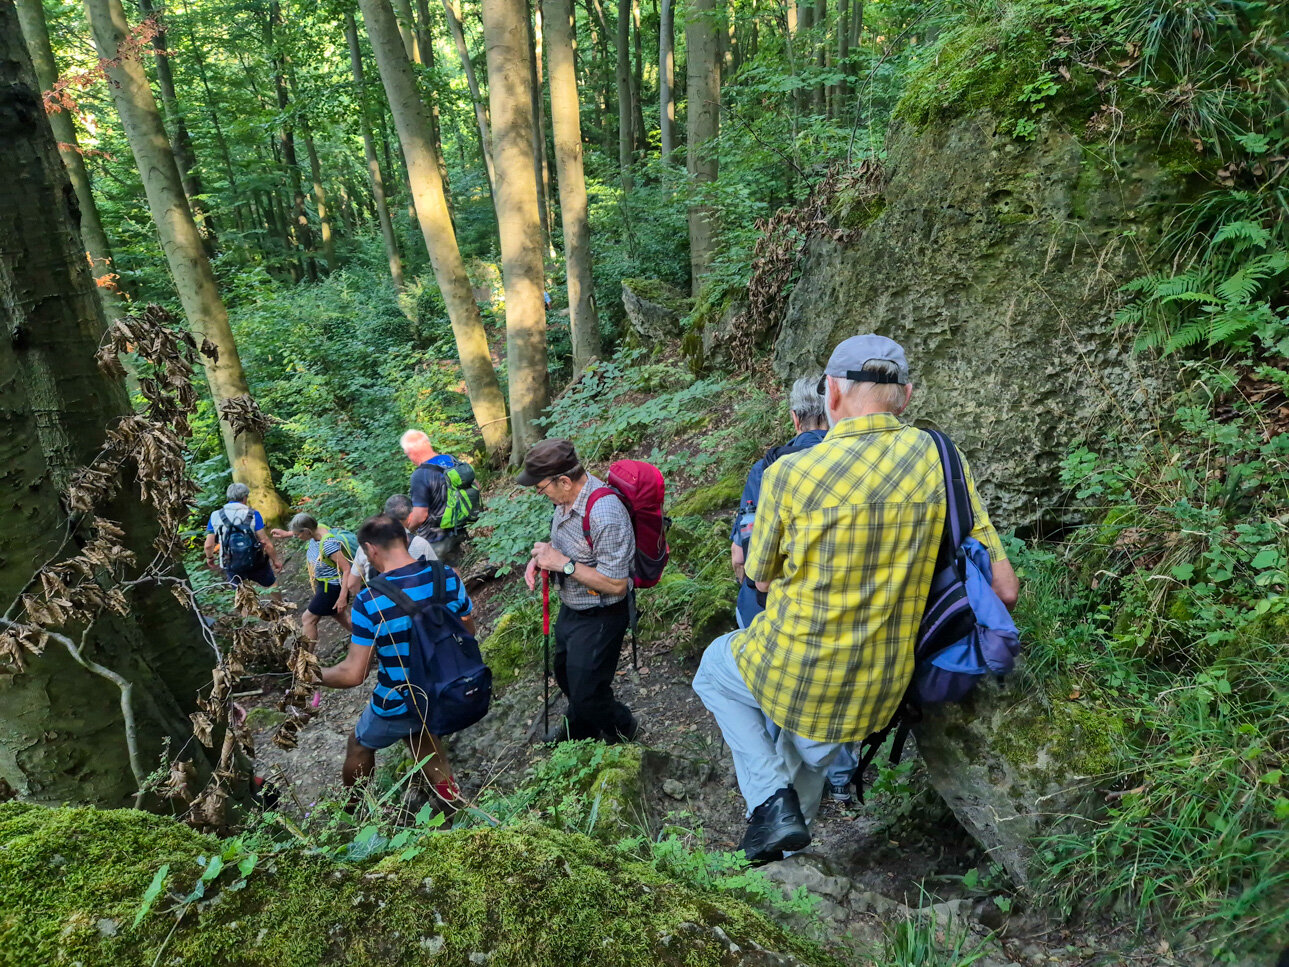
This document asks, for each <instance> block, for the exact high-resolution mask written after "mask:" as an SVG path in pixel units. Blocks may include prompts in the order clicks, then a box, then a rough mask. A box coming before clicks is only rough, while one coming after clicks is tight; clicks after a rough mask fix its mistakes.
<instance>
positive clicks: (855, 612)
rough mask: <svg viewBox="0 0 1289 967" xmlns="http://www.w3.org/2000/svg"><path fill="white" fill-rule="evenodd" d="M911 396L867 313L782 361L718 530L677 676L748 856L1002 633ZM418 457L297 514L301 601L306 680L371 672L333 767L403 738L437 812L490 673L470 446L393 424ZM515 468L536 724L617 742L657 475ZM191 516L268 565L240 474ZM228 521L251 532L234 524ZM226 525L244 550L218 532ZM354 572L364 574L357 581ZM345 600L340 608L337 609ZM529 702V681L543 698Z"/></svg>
mask: <svg viewBox="0 0 1289 967" xmlns="http://www.w3.org/2000/svg"><path fill="white" fill-rule="evenodd" d="M912 395H913V385H912V383H911V381H910V378H909V366H908V361H907V359H906V358H905V354H904V350H903V349H902V348H901V347H900V346H899V345H898V344H897V343H895V342H893V341H892V340H890V339H887V338H885V337H882V336H877V335H873V334H867V335H860V336H854V337H851V338H849V339H846V340H844V341H843V342H842V343H840V344H839V345H838V346H837V347H836V349H835V350H834V351H833V353H832V355H831V357H830V358H829V360H828V363H827V365H826V367H825V369H824V372H823V374H822V375H820V376H814V377H807V378H804V379H798V380H797V381H796V382H795V383H793V385H792V387H791V391H790V398H789V407H790V412H791V418H792V423H793V428H794V430H795V431H796V435H795V436H794V437H793V438H792V439H791V440H789V441H788V442H787V443H785V444H783V445H781V446H776V447H772V448H770V449H769V450H767V451H766V453H765V455H764V456H763V457H761V458H760V459H758V460H757V461H756V462H755V463H754V464H753V465H752V467H751V468H750V470H749V472H748V475H747V480H746V483H745V485H744V488H743V492H742V495H741V498H740V502H739V507H738V509H737V513H736V514H735V517H734V522H733V526H732V528H731V532H730V562H731V565H732V567H733V571H734V577H735V580H736V581H737V582H738V585H739V588H738V596H737V603H736V613H735V615H734V618H735V620H736V624H737V630H735V631H731V632H729V633H728V634H723V635H721V636H719V637H718V638H716V640H715V641H713V642H711V643H710V644H709V645H708V646H707V648H706V650H705V651H704V652H703V655H702V659H701V661H700V663H699V667H698V670H697V673H696V674H695V676H694V679H693V689H694V691H695V693H696V694H697V695H698V697H699V699H700V700H701V701H702V703H703V704H704V705H705V706H706V708H707V709H708V710H709V711H710V712H711V714H712V716H713V717H714V719H715V721H716V725H717V726H718V728H719V729H720V732H721V734H722V736H723V737H724V739H725V742H726V744H727V745H728V746H729V749H730V752H731V754H732V757H733V762H734V770H735V775H736V778H737V783H738V787H739V791H740V793H741V794H742V797H743V799H744V802H745V807H746V808H745V813H746V817H747V829H746V832H745V834H744V837H743V841H742V843H741V848H742V850H743V852H744V853H745V855H746V857H747V859H748V860H749V861H751V862H753V863H764V862H768V861H771V860H774V859H778V858H780V857H782V856H783V855H785V854H787V853H790V852H792V851H795V850H800V849H802V848H804V847H805V846H807V845H809V843H810V841H811V832H810V828H811V825H812V824H813V822H814V819H815V817H816V815H817V813H818V809H819V805H820V802H821V799H822V798H823V796H824V795H829V796H831V797H832V798H833V799H835V800H841V801H847V800H849V799H850V798H851V797H852V792H851V790H852V786H853V785H855V784H859V785H860V795H861V798H862V777H863V770H864V767H865V766H866V765H867V764H868V762H869V761H871V759H872V758H873V756H874V755H875V754H876V752H877V750H878V748H879V747H880V746H881V745H882V743H883V742H884V740H886V739H887V737H888V736H893V741H892V750H891V755H892V758H893V759H898V757H899V755H900V751H901V749H902V745H903V741H904V737H905V735H906V734H907V731H908V728H909V726H911V725H912V724H915V723H916V721H917V719H918V717H919V715H920V711H921V708H922V707H923V706H926V705H931V704H935V703H940V702H945V701H957V700H959V699H961V698H962V697H963V696H964V695H965V694H966V693H967V692H968V691H969V690H970V689H971V688H972V686H973V685H974V684H975V683H976V682H977V681H978V680H980V678H982V677H983V676H984V675H986V674H989V673H995V674H1001V673H1004V672H1006V671H1008V670H1009V669H1010V668H1011V663H1012V659H1013V658H1014V656H1015V654H1016V651H1017V650H1018V648H1019V641H1018V638H1017V635H1016V630H1015V626H1014V625H1013V624H1012V622H1011V619H1010V617H1009V615H1008V612H1009V610H1010V608H1011V607H1012V606H1014V604H1015V602H1016V598H1017V595H1018V591H1019V584H1018V581H1017V578H1016V574H1015V572H1014V570H1013V569H1012V567H1011V565H1010V563H1009V562H1008V560H1007V557H1006V554H1005V552H1004V550H1003V546H1002V543H1001V541H1000V539H999V536H998V534H997V532H996V530H995V529H994V527H993V525H992V524H991V523H990V520H989V516H988V514H987V513H986V511H985V508H984V505H983V504H982V502H981V500H980V496H979V494H978V493H977V491H976V486H975V482H974V480H973V479H972V475H971V472H970V470H969V468H968V467H967V465H966V463H965V461H963V460H962V458H961V456H960V454H959V453H958V451H957V449H956V448H955V447H954V445H953V443H952V442H951V441H949V439H948V438H947V437H946V436H944V435H943V434H942V433H939V432H937V431H930V430H921V429H917V428H914V427H912V426H909V425H906V424H905V423H903V422H901V420H900V419H899V417H900V415H901V414H902V413H903V412H904V410H905V408H906V407H907V406H908V404H909V401H910V399H911V398H912ZM401 444H402V447H403V451H404V453H405V454H406V455H407V456H408V457H409V459H410V460H411V461H412V463H413V464H414V465H415V470H414V471H413V473H412V477H411V481H410V487H409V489H410V491H411V495H410V497H408V496H406V495H402V494H398V495H395V496H393V497H391V498H390V499H389V501H387V502H386V505H385V512H384V513H383V514H381V515H377V516H375V517H372V518H370V519H368V520H367V521H366V522H365V523H364V524H363V525H362V526H361V527H360V528H359V530H358V532H357V534H356V535H353V534H349V533H348V532H346V531H341V530H339V529H335V528H327V527H324V526H323V525H321V524H319V523H318V521H317V520H316V519H315V518H313V517H311V516H309V515H307V514H298V515H296V517H295V518H294V519H293V520H292V521H291V526H290V529H289V530H287V531H279V530H274V531H272V536H274V537H289V536H294V537H297V538H300V539H302V540H306V541H308V554H307V556H308V561H309V572H310V577H311V579H312V581H313V590H314V594H313V598H312V600H311V601H310V603H309V605H308V607H307V608H306V611H305V615H304V622H305V630H306V634H309V635H310V637H314V638H316V635H317V624H318V620H319V619H320V618H322V617H333V618H334V619H335V620H336V621H338V622H339V623H340V624H342V625H343V626H344V627H346V628H347V629H350V630H351V641H350V646H349V651H348V654H347V655H346V657H345V658H344V659H343V660H342V661H341V662H340V663H339V664H337V665H334V666H332V667H330V668H325V669H323V671H322V684H324V685H328V686H331V687H336V688H350V687H355V686H358V685H360V684H362V683H363V682H364V681H365V680H366V678H367V675H368V672H369V670H370V667H371V664H372V659H373V650H374V657H375V662H376V667H377V682H376V685H375V688H374V690H373V693H372V697H371V701H370V703H369V704H368V705H367V706H366V708H365V709H364V711H363V712H362V715H361V716H360V718H359V720H358V722H357V724H356V726H355V728H354V731H353V732H352V733H351V735H350V737H349V742H348V748H347V751H346V758H345V763H344V767H343V771H342V776H343V779H344V782H345V783H346V784H347V785H350V786H352V785H354V784H355V783H356V782H358V781H359V780H360V779H362V778H364V777H366V776H369V775H370V774H371V773H372V771H373V769H374V765H375V751H376V750H377V749H382V748H385V747H387V746H390V745H393V744H395V743H396V742H399V741H404V742H406V743H407V745H408V747H409V749H410V750H411V752H412V755H413V756H414V757H415V758H416V759H417V761H418V762H419V763H420V765H421V772H422V774H423V776H424V777H425V779H426V781H427V783H428V785H429V787H430V788H431V789H432V790H433V792H434V794H435V795H436V796H437V797H438V799H439V800H440V804H441V805H442V806H443V807H444V809H445V811H448V812H450V811H452V810H453V809H454V808H455V807H456V806H457V805H458V804H459V801H460V791H459V788H458V786H457V784H456V781H455V779H454V778H453V775H452V770H451V767H450V765H449V762H448V759H447V756H446V754H445V752H444V746H443V744H442V742H441V739H442V737H443V736H444V735H447V734H450V733H452V732H455V731H458V730H459V729H461V728H465V727H467V726H468V725H470V724H473V723H474V722H476V721H478V719H479V718H481V717H482V716H483V715H484V714H485V713H486V711H487V707H488V701H489V697H490V693H491V673H490V672H489V671H488V669H487V667H486V666H485V665H484V664H483V661H482V659H481V657H480V652H479V648H478V644H477V642H476V641H475V637H474V632H475V628H474V622H473V617H472V612H473V604H472V602H471V600H470V597H469V595H468V594H467V592H466V589H465V586H464V582H463V581H462V579H461V578H460V577H459V576H458V575H457V573H456V572H455V571H454V570H453V568H452V567H451V566H450V565H449V564H448V563H446V562H447V561H452V562H453V563H455V561H456V560H457V559H458V555H459V553H460V544H461V541H462V540H463V539H464V538H465V536H466V534H465V526H466V525H467V524H468V523H470V522H471V521H472V520H473V519H474V516H475V515H476V514H477V512H478V509H479V504H480V501H479V493H478V490H477V489H474V487H473V483H474V477H473V471H472V470H470V468H469V465H468V464H464V463H460V462H458V461H456V460H454V459H453V458H452V457H448V456H446V455H440V454H438V453H436V452H435V450H434V448H433V447H432V446H431V444H430V441H429V439H428V438H427V437H426V435H425V434H424V433H422V432H420V431H416V430H412V431H409V432H408V433H406V434H404V436H403V438H402V440H401ZM518 482H519V483H520V484H521V485H523V486H526V487H532V488H534V489H535V490H536V491H537V492H538V493H540V494H542V495H543V496H544V497H546V498H547V499H548V500H550V501H551V504H552V505H553V512H552V517H551V524H550V530H549V533H548V535H546V536H547V539H546V540H541V541H537V542H536V543H534V544H533V547H532V550H531V553H530V558H529V562H528V565H527V567H526V569H525V573H524V580H525V583H526V585H527V587H528V588H529V590H530V591H536V590H537V589H538V587H539V585H540V587H541V591H542V594H543V601H544V627H543V631H544V632H545V633H546V634H547V642H549V632H550V613H549V590H550V585H551V584H552V583H553V584H554V585H555V587H556V589H557V593H558V598H559V610H558V614H557V615H556V616H555V622H554V637H555V654H554V661H553V668H552V667H551V662H550V656H549V654H548V655H547V656H546V670H545V681H547V682H549V679H550V676H551V674H552V672H553V676H554V679H555V681H556V683H557V684H558V687H559V689H560V691H561V693H562V694H563V695H564V697H565V699H566V703H567V708H566V711H565V712H564V713H563V715H561V716H560V717H559V718H558V720H557V721H556V723H555V725H554V726H553V727H549V728H547V729H546V731H545V741H546V742H548V743H557V742H562V741H565V740H570V739H595V740H600V741H603V742H606V743H615V742H629V741H633V740H634V739H635V738H636V737H637V735H638V733H639V729H640V726H639V723H638V722H637V721H636V718H635V716H634V715H633V714H632V712H631V710H630V709H629V708H627V706H626V705H624V704H623V703H622V702H621V701H620V700H619V699H618V698H617V697H616V696H615V694H614V690H613V679H614V675H615V673H616V670H617V667H618V664H619V661H620V659H621V654H622V648H623V643H624V641H625V637H626V633H627V631H628V630H629V629H631V628H632V627H633V626H634V623H635V615H636V608H635V592H636V589H638V588H647V587H650V586H652V585H653V584H655V583H657V581H658V579H659V577H660V575H661V573H662V570H663V568H664V567H665V566H666V563H667V556H668V551H667V544H666V536H665V528H666V518H665V517H664V516H663V500H664V482H663V478H662V474H661V473H660V472H659V471H658V469H657V468H655V467H653V466H652V465H650V464H648V463H643V462H641V461H635V460H621V461H618V462H616V463H614V464H613V465H612V466H611V467H609V468H608V473H607V475H606V479H604V480H601V479H600V478H598V477H596V476H594V475H593V474H591V473H590V472H589V470H588V468H587V467H586V466H585V465H584V464H583V462H582V460H581V458H580V457H579V456H578V453H577V450H576V448H575V447H574V445H573V444H572V443H571V442H570V441H568V440H561V439H551V440H545V441H543V442H541V443H538V444H537V445H535V446H534V447H532V448H531V449H530V450H529V452H528V453H527V454H526V456H525V458H524V461H523V467H522V469H521V472H520V473H519V476H518ZM228 497H229V503H228V504H227V505H225V507H224V508H222V509H221V510H220V511H217V512H216V513H215V514H213V515H212V516H211V523H210V526H209V527H208V531H209V534H208V537H207V542H206V554H207V561H208V563H210V565H211V566H212V567H215V566H216V565H215V563H214V558H213V556H212V555H213V549H214V548H215V547H216V546H217V545H218V546H220V547H221V548H222V549H223V550H222V551H221V553H223V554H224V555H225V556H224V557H222V558H221V560H220V564H219V566H220V567H222V568H223V570H224V572H225V573H226V574H227V575H228V577H229V580H232V581H236V580H242V579H247V580H254V581H257V582H259V583H261V584H265V585H269V584H272V582H273V580H274V575H273V568H279V569H280V564H279V562H278V558H277V555H276V551H275V549H274V546H273V545H272V543H271V542H270V541H269V539H268V538H267V537H266V536H265V534H264V531H263V521H262V520H261V519H260V516H259V514H257V513H255V512H254V511H253V510H251V509H250V508H249V507H247V506H246V505H245V499H246V492H245V488H241V489H238V485H234V487H231V488H229V493H228ZM246 534H249V535H250V538H249V539H248V538H246V537H245V535H246ZM245 544H250V545H252V546H254V547H255V549H256V551H257V553H258V554H259V555H260V556H261V557H262V558H263V560H261V559H260V558H257V557H256V556H255V554H248V553H246V552H244V551H242V550H238V548H241V547H242V546H243V545H245ZM364 585H365V587H364ZM346 610H347V611H348V614H346ZM548 708H549V701H546V703H545V709H544V712H545V710H546V709H548Z"/></svg>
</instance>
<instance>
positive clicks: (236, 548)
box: [203, 483, 282, 588]
mask: <svg viewBox="0 0 1289 967" xmlns="http://www.w3.org/2000/svg"><path fill="white" fill-rule="evenodd" d="M225 493H226V495H227V497H228V503H226V504H224V506H223V507H221V508H220V509H219V510H217V511H215V512H214V513H213V514H211V515H210V520H209V521H208V522H207V523H206V544H205V546H204V548H203V553H204V554H205V556H206V567H208V568H210V570H212V571H214V572H215V573H216V574H218V573H220V572H221V571H222V572H223V574H224V577H225V578H227V579H228V582H229V583H230V584H240V583H241V582H242V581H243V580H246V581H254V582H255V583H256V584H259V585H261V586H263V587H266V588H268V587H272V586H273V583H274V582H275V581H276V580H277V576H276V575H275V574H274V573H273V572H274V569H276V570H278V571H280V570H282V562H281V561H279V560H278V556H277V548H275V547H274V546H273V542H272V541H271V540H269V536H268V534H266V533H265V532H264V518H263V517H261V516H260V512H259V511H258V510H254V509H253V508H251V507H249V506H248V505H247V503H246V499H247V498H248V497H249V496H250V495H251V490H250V488H249V487H247V486H246V484H244V483H234V484H229V486H228V490H227V491H226V492H225ZM216 551H218V554H219V563H218V564H217V563H216V561H215V554H216Z"/></svg>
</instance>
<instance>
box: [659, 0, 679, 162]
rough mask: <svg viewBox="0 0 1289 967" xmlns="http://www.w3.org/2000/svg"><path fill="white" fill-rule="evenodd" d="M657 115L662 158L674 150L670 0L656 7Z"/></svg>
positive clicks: (673, 50)
mask: <svg viewBox="0 0 1289 967" xmlns="http://www.w3.org/2000/svg"><path fill="white" fill-rule="evenodd" d="M658 119H659V129H660V130H659V133H660V136H661V138H662V158H663V160H664V161H670V160H671V154H672V152H673V151H675V150H676V16H675V6H674V5H673V2H672V0H661V6H660V7H659V9H658Z"/></svg>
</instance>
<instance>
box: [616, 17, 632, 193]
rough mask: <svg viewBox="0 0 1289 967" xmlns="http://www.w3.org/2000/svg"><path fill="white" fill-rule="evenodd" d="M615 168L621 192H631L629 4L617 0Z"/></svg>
mask: <svg viewBox="0 0 1289 967" xmlns="http://www.w3.org/2000/svg"><path fill="white" fill-rule="evenodd" d="M617 64H618V168H619V173H620V174H621V177H622V190H623V191H628V192H629V191H630V190H631V154H632V149H633V148H634V146H635V136H634V125H635V120H634V112H633V111H632V108H631V0H618V49H617Z"/></svg>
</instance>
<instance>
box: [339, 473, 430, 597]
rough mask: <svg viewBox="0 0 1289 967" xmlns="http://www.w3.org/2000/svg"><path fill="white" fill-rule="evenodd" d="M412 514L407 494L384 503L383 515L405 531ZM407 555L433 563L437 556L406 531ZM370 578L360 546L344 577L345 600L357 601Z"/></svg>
mask: <svg viewBox="0 0 1289 967" xmlns="http://www.w3.org/2000/svg"><path fill="white" fill-rule="evenodd" d="M411 514H412V498H411V497H409V496H407V494H394V496H392V497H390V498H389V500H387V501H385V515H386V516H387V517H393V518H394V519H395V520H396V521H398V522H399V523H400V524H402V525H403V529H404V530H407V518H408V517H410V516H411ZM407 553H408V554H410V555H411V556H412V560H414V561H426V562H428V561H434V560H437V559H438V555H437V554H435V553H434V548H433V547H432V546H431V545H430V542H429V541H427V540H426V539H425V538H424V537H422V536H421V535H420V534H414V533H412V531H410V530H407ZM369 577H371V562H370V561H369V560H367V551H366V550H365V549H364V548H363V546H362V545H361V544H360V545H359V546H358V552H357V553H356V554H354V560H353V563H352V564H351V565H350V567H349V574H348V575H347V576H346V577H345V598H346V599H347V600H349V601H356V600H357V599H358V592H359V591H360V590H361V589H362V586H363V584H365V583H366V581H367V579H368V578H369Z"/></svg>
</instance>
